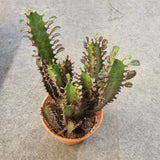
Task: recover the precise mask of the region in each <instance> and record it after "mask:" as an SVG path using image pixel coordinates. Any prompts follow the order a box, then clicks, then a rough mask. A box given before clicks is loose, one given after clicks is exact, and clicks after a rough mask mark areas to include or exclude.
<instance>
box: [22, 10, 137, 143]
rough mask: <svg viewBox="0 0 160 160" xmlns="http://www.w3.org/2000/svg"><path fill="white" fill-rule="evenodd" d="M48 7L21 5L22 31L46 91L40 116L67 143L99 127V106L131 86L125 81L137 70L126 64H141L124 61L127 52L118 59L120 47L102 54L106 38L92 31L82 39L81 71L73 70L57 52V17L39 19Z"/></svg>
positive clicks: (70, 64) (88, 134) (87, 135)
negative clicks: (32, 49) (33, 8)
mask: <svg viewBox="0 0 160 160" xmlns="http://www.w3.org/2000/svg"><path fill="white" fill-rule="evenodd" d="M46 10H47V9H45V10H44V12H43V13H42V15H40V14H38V13H37V12H36V11H33V12H32V11H30V10H29V9H27V8H25V13H24V14H25V15H26V17H27V22H25V23H26V24H27V26H28V27H29V30H28V31H25V30H21V31H22V32H25V33H27V35H24V36H25V37H28V38H29V39H30V40H31V41H32V45H33V46H35V47H36V48H37V51H36V52H37V55H36V56H37V58H36V64H37V66H38V68H39V70H40V73H41V75H42V80H43V82H44V86H45V88H46V90H47V92H48V96H47V97H46V98H45V99H44V101H43V103H42V106H41V120H42V123H43V125H44V126H45V128H46V129H47V131H48V132H50V133H51V134H52V135H53V136H54V137H56V138H57V139H59V140H60V141H62V142H63V143H66V144H71V145H72V144H77V143H80V142H81V141H83V140H84V139H86V138H88V137H90V136H91V135H92V134H93V133H95V131H96V130H97V129H98V128H99V126H100V124H101V122H102V117H103V110H102V108H103V107H104V106H105V105H106V104H108V103H110V102H112V101H113V100H114V99H115V98H116V95H117V94H118V93H119V91H120V89H121V88H122V87H124V86H125V87H128V88H130V87H132V83H131V82H128V80H130V79H131V78H133V77H134V76H135V75H136V71H135V70H129V69H127V68H128V66H131V65H133V66H138V65H140V63H139V61H138V60H132V61H131V62H129V63H128V64H124V61H125V60H129V59H131V56H130V55H128V56H126V57H125V58H124V59H123V60H119V59H117V58H116V55H117V53H118V51H119V47H118V46H114V47H113V49H112V51H111V53H110V54H108V55H106V54H107V52H106V48H107V43H108V41H107V40H106V39H103V37H102V36H98V34H96V35H95V36H94V38H93V39H91V40H90V39H89V38H88V37H86V41H84V42H83V44H84V48H85V50H86V52H83V54H84V56H83V57H82V59H81V62H82V63H83V69H81V73H80V74H76V73H75V74H73V63H72V62H71V60H70V59H69V56H67V58H66V59H65V60H63V61H62V60H58V59H57V57H56V55H57V54H58V53H59V52H61V51H63V50H64V48H63V46H62V45H61V44H59V40H58V39H57V36H59V33H56V31H57V29H59V28H60V27H59V26H54V27H51V26H52V24H53V23H54V20H55V18H56V17H55V16H52V17H50V18H49V19H48V20H47V21H46V22H44V21H43V16H44V13H45V11H46ZM21 22H24V20H21Z"/></svg>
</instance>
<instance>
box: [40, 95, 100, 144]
mask: <svg viewBox="0 0 160 160" xmlns="http://www.w3.org/2000/svg"><path fill="white" fill-rule="evenodd" d="M46 101H49V102H52V103H53V100H52V99H51V98H50V96H49V95H48V96H46V98H45V99H44V100H43V102H42V106H41V107H43V106H44V103H45V102H46ZM102 119H103V110H100V111H98V112H96V117H95V124H94V126H93V128H92V129H91V131H90V132H89V133H88V134H87V135H85V136H83V137H81V138H75V139H69V138H64V137H61V136H59V135H57V134H56V133H54V131H52V130H51V129H50V128H49V127H48V126H47V125H46V123H45V121H44V118H43V116H41V120H42V123H43V125H44V127H45V129H46V130H47V131H48V132H49V133H50V134H51V135H52V136H53V137H55V138H57V139H58V140H59V141H61V142H63V143H65V144H68V145H74V144H78V143H80V142H82V141H84V140H85V139H87V138H89V137H91V136H92V135H93V134H94V133H95V132H96V131H97V130H98V128H99V127H100V125H101V123H102Z"/></svg>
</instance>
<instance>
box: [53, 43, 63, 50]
mask: <svg viewBox="0 0 160 160" xmlns="http://www.w3.org/2000/svg"><path fill="white" fill-rule="evenodd" d="M61 46H62V44H57V45H56V46H55V48H54V50H56V49H57V48H58V47H61Z"/></svg>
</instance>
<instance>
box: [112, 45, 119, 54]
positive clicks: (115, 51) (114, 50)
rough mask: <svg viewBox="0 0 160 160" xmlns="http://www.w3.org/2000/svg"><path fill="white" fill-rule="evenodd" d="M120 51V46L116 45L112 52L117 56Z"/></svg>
mask: <svg viewBox="0 0 160 160" xmlns="http://www.w3.org/2000/svg"><path fill="white" fill-rule="evenodd" d="M118 51H119V47H118V46H114V47H113V49H112V54H114V56H116V55H117V53H118Z"/></svg>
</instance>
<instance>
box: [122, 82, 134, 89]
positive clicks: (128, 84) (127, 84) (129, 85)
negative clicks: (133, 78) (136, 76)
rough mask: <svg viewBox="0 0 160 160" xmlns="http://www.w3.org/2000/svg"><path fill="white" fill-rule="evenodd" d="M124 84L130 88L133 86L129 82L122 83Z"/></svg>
mask: <svg viewBox="0 0 160 160" xmlns="http://www.w3.org/2000/svg"><path fill="white" fill-rule="evenodd" d="M124 86H125V87H127V88H131V87H132V86H133V84H132V83H131V82H127V83H125V84H124Z"/></svg>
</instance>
